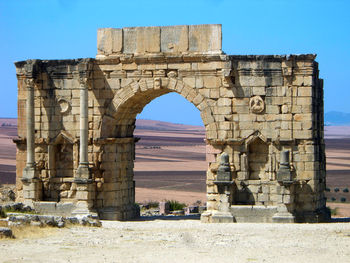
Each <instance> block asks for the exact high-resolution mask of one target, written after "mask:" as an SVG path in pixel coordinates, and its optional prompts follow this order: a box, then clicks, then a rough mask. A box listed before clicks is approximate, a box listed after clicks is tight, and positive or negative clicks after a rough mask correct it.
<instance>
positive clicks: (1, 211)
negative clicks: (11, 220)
mask: <svg viewBox="0 0 350 263" xmlns="http://www.w3.org/2000/svg"><path fill="white" fill-rule="evenodd" d="M6 217H7V215H6V212H5V211H4V210H2V209H0V218H6Z"/></svg>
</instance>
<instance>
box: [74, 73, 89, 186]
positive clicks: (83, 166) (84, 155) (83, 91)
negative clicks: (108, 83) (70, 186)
mask: <svg viewBox="0 0 350 263" xmlns="http://www.w3.org/2000/svg"><path fill="white" fill-rule="evenodd" d="M86 82H87V80H86V79H85V78H81V79H80V146H79V167H78V170H77V175H76V177H77V179H83V180H88V179H90V173H89V160H88V136H89V126H88V125H89V123H88V118H89V117H88V110H89V109H88V103H89V102H88V86H87V83H86Z"/></svg>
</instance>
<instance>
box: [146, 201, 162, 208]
mask: <svg viewBox="0 0 350 263" xmlns="http://www.w3.org/2000/svg"><path fill="white" fill-rule="evenodd" d="M147 204H148V206H149V208H158V207H159V202H158V201H148V202H147Z"/></svg>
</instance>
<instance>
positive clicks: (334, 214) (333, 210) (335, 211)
mask: <svg viewBox="0 0 350 263" xmlns="http://www.w3.org/2000/svg"><path fill="white" fill-rule="evenodd" d="M330 210H331V216H336V215H337V214H338V207H336V208H330Z"/></svg>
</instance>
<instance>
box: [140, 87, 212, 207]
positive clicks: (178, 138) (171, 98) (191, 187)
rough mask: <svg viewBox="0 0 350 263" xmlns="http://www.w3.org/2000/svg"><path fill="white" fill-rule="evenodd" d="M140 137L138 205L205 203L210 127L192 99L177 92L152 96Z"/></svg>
mask: <svg viewBox="0 0 350 263" xmlns="http://www.w3.org/2000/svg"><path fill="white" fill-rule="evenodd" d="M134 136H135V137H138V138H140V140H139V141H138V142H137V143H136V145H135V162H134V181H135V201H136V202H137V203H139V204H142V205H146V207H148V206H152V205H153V206H157V204H158V203H159V202H164V201H170V200H175V201H178V202H179V203H183V204H186V205H188V206H192V205H193V206H204V205H205V202H206V170H207V163H206V159H205V141H204V138H205V128H204V125H203V122H202V120H201V117H200V112H199V110H198V109H197V108H196V107H195V106H194V105H193V104H192V103H190V102H189V101H187V100H186V99H185V98H183V97H182V96H181V95H179V94H177V93H169V94H166V95H163V96H160V97H158V98H156V99H154V100H152V101H151V102H150V103H149V104H148V105H147V106H145V107H144V109H143V110H142V112H141V113H140V114H139V115H138V116H137V120H136V129H135V130H134ZM144 210H145V209H144ZM155 210H156V209H155ZM151 211H152V209H151ZM147 213H148V214H149V210H148V211H147ZM141 214H142V211H141Z"/></svg>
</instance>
